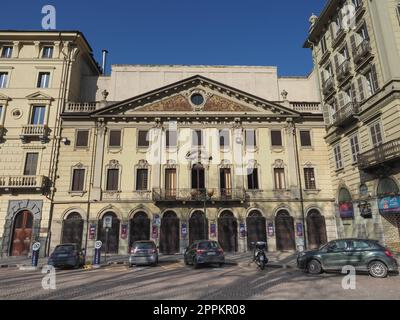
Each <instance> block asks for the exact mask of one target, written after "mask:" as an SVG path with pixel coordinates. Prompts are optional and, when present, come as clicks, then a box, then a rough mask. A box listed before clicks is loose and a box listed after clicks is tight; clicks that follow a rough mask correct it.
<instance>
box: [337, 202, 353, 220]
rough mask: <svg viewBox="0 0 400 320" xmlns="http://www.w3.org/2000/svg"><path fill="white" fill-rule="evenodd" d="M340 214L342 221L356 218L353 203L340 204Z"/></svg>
mask: <svg viewBox="0 0 400 320" xmlns="http://www.w3.org/2000/svg"><path fill="white" fill-rule="evenodd" d="M339 213H340V217H341V218H342V219H352V218H354V209H353V203H352V202H342V203H340V204H339Z"/></svg>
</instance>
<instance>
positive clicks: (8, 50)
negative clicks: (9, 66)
mask: <svg viewBox="0 0 400 320" xmlns="http://www.w3.org/2000/svg"><path fill="white" fill-rule="evenodd" d="M12 51H13V48H12V47H9V46H5V47H3V50H2V51H1V57H2V58H4V59H10V58H12Z"/></svg>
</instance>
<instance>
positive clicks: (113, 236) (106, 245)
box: [97, 212, 120, 253]
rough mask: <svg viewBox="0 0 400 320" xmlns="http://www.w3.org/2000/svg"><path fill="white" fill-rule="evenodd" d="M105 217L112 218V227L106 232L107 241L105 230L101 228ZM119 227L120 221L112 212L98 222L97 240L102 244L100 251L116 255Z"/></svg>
mask: <svg viewBox="0 0 400 320" xmlns="http://www.w3.org/2000/svg"><path fill="white" fill-rule="evenodd" d="M106 217H111V218H112V227H111V229H110V230H109V232H108V241H106V240H107V234H106V233H107V232H106V229H105V228H103V223H104V219H105V218H106ZM119 225H120V221H119V219H118V217H117V216H116V214H115V213H114V212H107V213H106V214H105V215H104V216H103V218H102V219H100V220H99V226H98V229H99V231H98V234H97V238H98V239H99V240H100V241H101V242H103V247H102V248H101V250H102V251H107V252H108V253H118V246H119Z"/></svg>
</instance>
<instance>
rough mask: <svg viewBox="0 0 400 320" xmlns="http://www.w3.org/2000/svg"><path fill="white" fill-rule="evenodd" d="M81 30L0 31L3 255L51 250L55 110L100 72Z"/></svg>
mask: <svg viewBox="0 0 400 320" xmlns="http://www.w3.org/2000/svg"><path fill="white" fill-rule="evenodd" d="M99 74H100V70H99V67H98V66H97V63H96V62H95V61H94V59H93V57H92V52H91V48H90V46H89V44H88V43H87V41H86V39H85V38H84V36H83V35H82V34H81V33H79V32H69V31H64V32H45V31H0V83H1V84H0V255H1V256H10V255H11V256H19V255H27V254H29V252H30V250H31V245H32V243H33V242H40V243H41V245H42V250H41V255H44V254H45V253H46V252H47V250H48V245H47V244H48V243H49V241H48V240H49V237H50V229H49V228H50V219H51V203H52V201H53V197H54V192H55V190H56V189H55V187H54V183H55V177H56V176H55V173H56V170H55V169H56V167H55V166H56V159H57V157H58V152H57V150H58V144H59V142H60V139H57V137H58V136H59V134H60V126H59V120H60V114H61V113H62V111H63V109H64V105H65V103H66V102H67V101H71V100H79V99H80V98H81V96H80V95H81V92H80V85H79V83H80V79H81V78H82V77H83V75H85V76H89V75H91V76H95V75H97V76H98V75H99Z"/></svg>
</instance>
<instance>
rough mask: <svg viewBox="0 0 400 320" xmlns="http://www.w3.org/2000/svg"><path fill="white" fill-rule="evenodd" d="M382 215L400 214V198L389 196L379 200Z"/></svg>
mask: <svg viewBox="0 0 400 320" xmlns="http://www.w3.org/2000/svg"><path fill="white" fill-rule="evenodd" d="M378 207H379V212H380V213H381V214H392V213H400V196H389V197H385V198H381V199H379V200H378Z"/></svg>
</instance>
